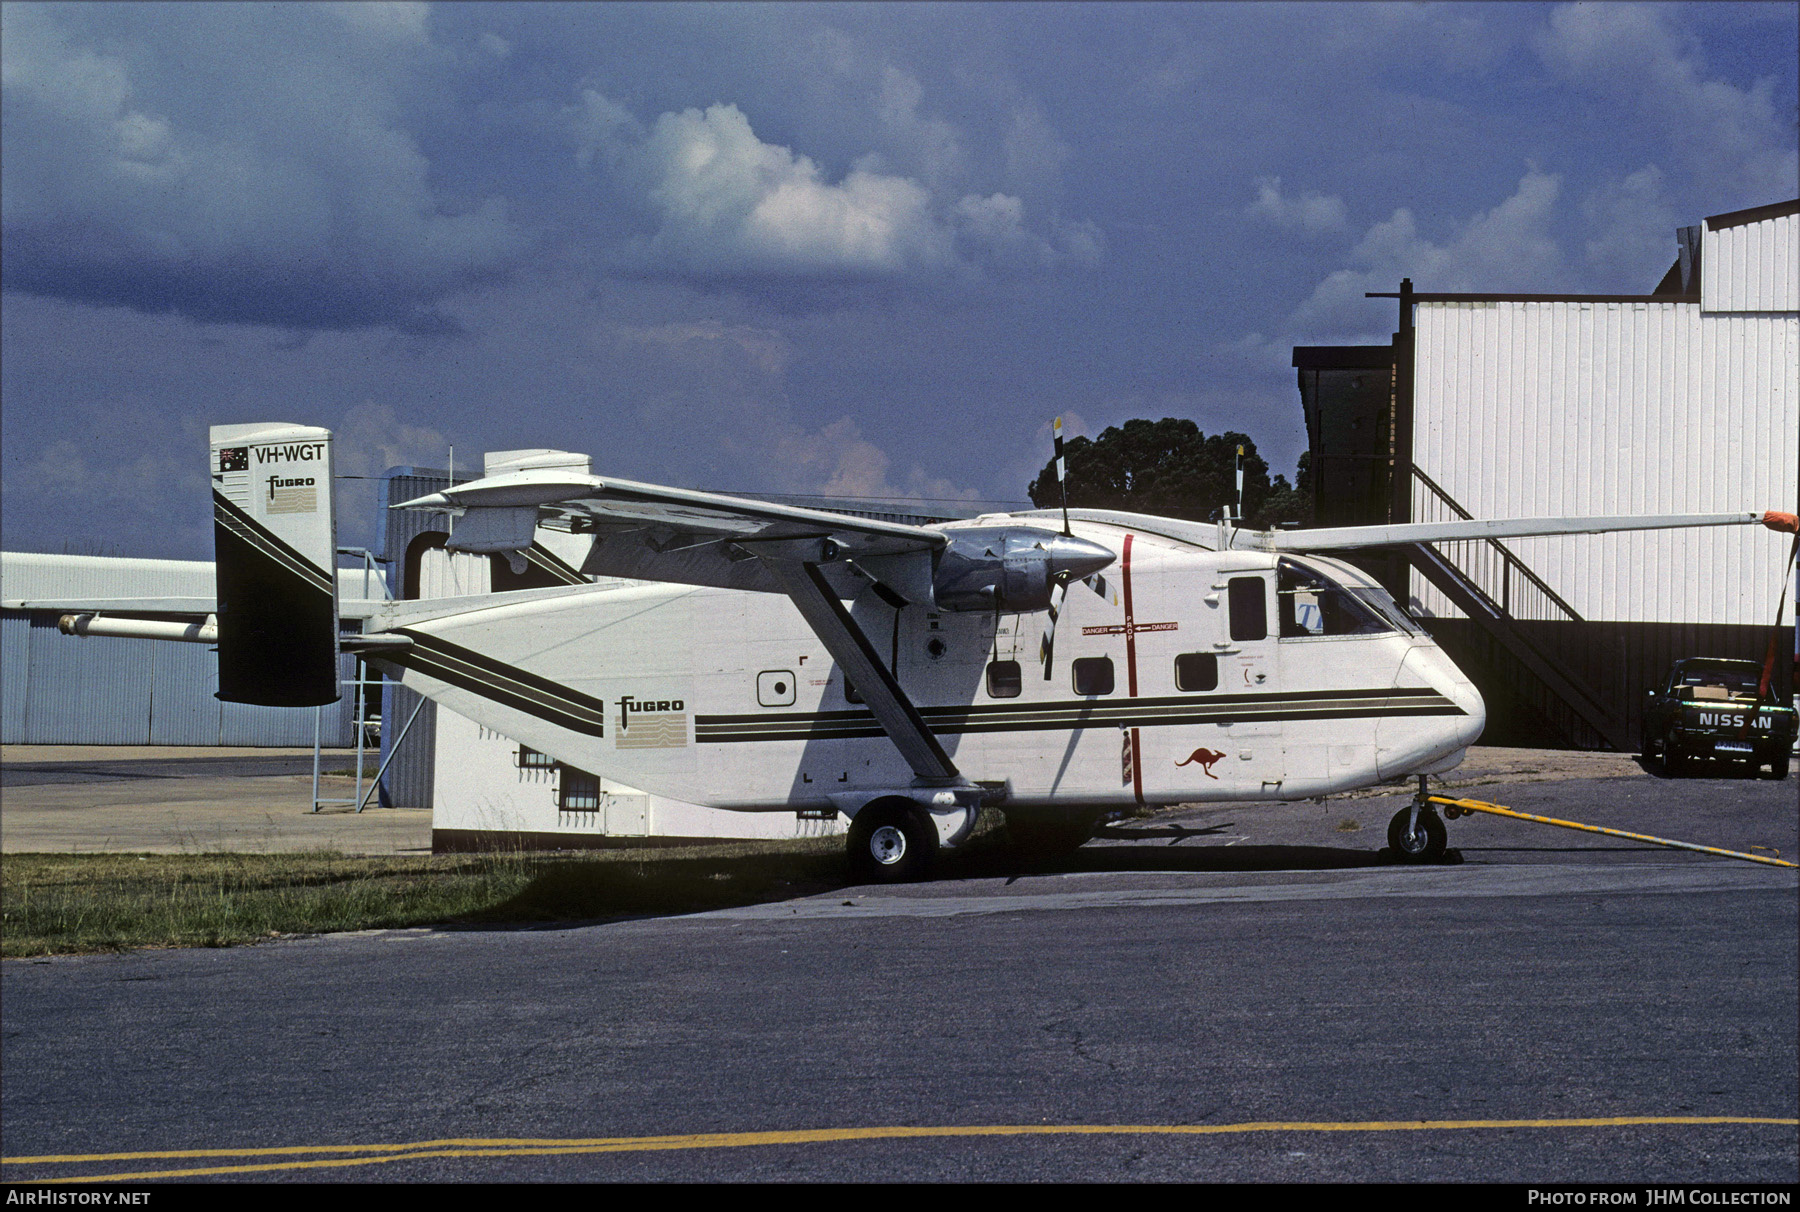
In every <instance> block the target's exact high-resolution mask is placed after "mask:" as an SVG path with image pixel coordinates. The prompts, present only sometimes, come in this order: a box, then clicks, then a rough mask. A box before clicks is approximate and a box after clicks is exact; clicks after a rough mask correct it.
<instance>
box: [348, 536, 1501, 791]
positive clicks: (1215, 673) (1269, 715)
mask: <svg viewBox="0 0 1800 1212" xmlns="http://www.w3.org/2000/svg"><path fill="white" fill-rule="evenodd" d="M983 521H984V522H985V523H987V524H989V525H991V524H993V520H992V519H991V518H990V519H984V520H983ZM1032 524H1038V525H1043V523H1042V521H1041V520H1039V519H1034V520H1033V523H1032ZM955 528H956V524H952V525H951V526H948V527H946V529H947V530H951V531H954V530H955ZM1074 532H1075V534H1076V535H1077V536H1078V537H1080V538H1083V539H1087V540H1090V541H1093V542H1096V543H1099V544H1102V545H1103V546H1105V547H1107V548H1108V549H1110V550H1112V551H1114V552H1116V553H1117V555H1118V560H1117V563H1116V564H1115V565H1114V566H1112V567H1109V568H1108V569H1107V570H1106V572H1105V578H1104V584H1103V589H1104V594H1102V593H1098V592H1094V591H1093V590H1092V589H1090V588H1089V587H1088V586H1086V585H1084V584H1083V583H1081V582H1075V583H1073V584H1072V585H1071V586H1070V587H1069V589H1068V591H1067V596H1066V598H1065V599H1064V601H1063V603H1062V608H1061V610H1060V612H1059V615H1058V620H1057V624H1056V629H1055V636H1054V644H1053V648H1052V656H1051V660H1050V662H1049V664H1048V670H1047V672H1048V676H1046V665H1045V664H1044V663H1043V662H1042V661H1041V660H1040V645H1041V640H1042V636H1043V633H1044V629H1045V622H1046V618H1047V614H1046V612H1045V611H1044V610H1037V611H1032V612H1027V613H1013V614H1008V613H1003V612H997V611H993V610H970V609H963V610H950V609H939V610H930V609H926V608H924V607H922V606H903V607H900V608H896V607H894V606H891V605H888V604H887V603H886V602H884V601H883V600H882V599H881V598H880V597H879V596H878V595H877V594H875V593H872V592H871V593H865V594H863V595H862V596H861V597H860V598H859V599H858V600H857V601H856V602H855V603H854V605H853V606H852V608H851V613H852V617H853V618H854V619H855V620H856V622H857V624H858V626H859V627H860V628H861V630H862V631H863V633H864V635H866V636H867V637H868V639H869V641H870V643H871V645H872V647H873V648H874V649H875V650H876V651H877V652H878V653H880V654H881V655H882V656H883V657H885V658H886V659H887V661H888V662H889V668H890V669H891V670H892V671H893V673H894V675H895V677H896V679H897V681H898V682H899V684H900V686H901V687H902V689H903V690H904V692H905V693H906V695H907V697H908V698H910V699H911V701H912V702H913V704H914V705H915V706H916V707H917V708H918V710H919V713H920V715H921V716H922V718H923V719H924V720H925V722H926V724H927V725H928V726H929V727H930V729H931V731H932V732H933V733H934V734H935V735H936V736H937V738H938V740H939V742H940V744H941V745H942V746H943V748H944V750H945V752H946V753H947V754H948V755H949V756H950V757H951V758H952V759H953V760H954V762H955V764H956V766H957V768H958V769H959V770H960V772H961V774H962V775H963V776H964V777H965V778H967V779H969V780H970V781H973V782H977V783H983V784H987V785H989V786H991V787H993V788H995V789H996V790H997V791H1002V790H1003V792H1004V800H1003V802H1004V803H1005V804H1006V805H1007V806H1008V807H1009V808H1014V807H1025V808H1029V807H1031V806H1034V805H1042V806H1046V807H1049V806H1071V807H1073V806H1089V807H1098V808H1125V807H1130V806H1132V805H1137V804H1152V805H1154V804H1169V803H1181V802H1194V801H1204V800H1244V799H1298V798H1304V797H1310V796H1318V795H1325V794H1329V793H1331V792H1337V791H1344V790H1348V789H1351V788H1355V787H1359V786H1366V785H1368V784H1371V783H1374V782H1378V781H1382V780H1386V779H1392V778H1396V777H1401V776H1405V775H1407V774H1411V773H1434V772H1437V771H1439V770H1442V769H1447V768H1449V767H1450V766H1452V765H1454V764H1455V762H1456V761H1457V760H1459V758H1460V754H1461V751H1462V750H1463V749H1464V748H1466V747H1467V746H1468V745H1469V744H1470V743H1472V742H1473V741H1474V740H1475V738H1476V737H1477V736H1479V735H1480V732H1481V729H1482V726H1483V723H1484V720H1485V715H1484V709H1483V705H1482V702H1481V698H1480V696H1479V694H1478V693H1477V692H1476V690H1475V688H1474V687H1473V686H1472V685H1471V684H1470V683H1469V681H1468V679H1467V678H1465V677H1464V676H1463V675H1462V673H1461V672H1460V671H1459V670H1458V669H1457V668H1456V667H1455V666H1454V665H1453V664H1452V663H1451V662H1450V661H1449V659H1448V658H1447V657H1446V656H1445V655H1444V653H1443V652H1442V651H1441V650H1440V649H1439V648H1438V647H1437V645H1436V644H1435V643H1433V642H1432V641H1431V639H1430V638H1429V637H1428V636H1426V635H1424V634H1423V632H1421V631H1419V630H1418V628H1417V627H1416V626H1415V625H1412V624H1411V623H1410V621H1409V620H1406V619H1405V618H1404V616H1402V615H1401V614H1400V612H1399V611H1398V609H1397V608H1395V607H1394V606H1393V603H1392V602H1391V600H1389V599H1388V598H1387V596H1386V594H1385V593H1384V592H1383V591H1382V590H1381V589H1380V588H1379V587H1378V586H1377V585H1376V584H1375V583H1374V582H1373V581H1372V580H1370V579H1369V578H1368V577H1367V576H1366V575H1364V574H1363V573H1361V572H1360V571H1358V570H1356V569H1354V568H1352V567H1351V566H1349V565H1346V564H1343V563H1341V562H1338V561H1334V560H1329V559H1322V558H1319V557H1315V556H1307V557H1294V556H1279V555H1274V554H1269V553H1263V552H1250V551H1223V552H1220V551H1210V550H1206V549H1205V548H1204V547H1201V546H1198V545H1196V544H1194V543H1190V542H1184V541H1181V540H1179V539H1176V538H1171V537H1167V536H1164V535H1158V534H1154V533H1145V532H1143V531H1140V530H1134V529H1132V528H1130V527H1128V526H1114V525H1101V524H1097V523H1093V522H1077V523H1076V524H1075V526H1074ZM376 625H377V626H380V627H383V628H384V629H386V630H389V631H397V632H400V633H401V634H405V635H407V636H409V637H411V638H412V640H413V647H412V648H411V649H410V650H408V651H407V653H406V654H405V655H404V656H403V657H400V658H398V659H397V660H396V661H395V663H394V665H393V666H391V669H392V672H393V673H395V674H396V675H397V676H399V677H400V678H401V679H402V680H403V682H404V683H405V684H406V685H408V686H411V687H413V688H415V689H418V690H420V691H422V692H424V693H426V694H428V695H430V696H431V697H432V698H435V699H437V700H438V701H440V702H441V703H443V704H444V705H445V706H446V707H448V708H450V709H451V710H453V711H456V712H459V713H460V714H463V715H466V716H468V717H470V718H472V719H475V720H477V721H479V722H480V723H482V724H485V725H487V726H488V727H490V728H493V729H495V730H497V731H499V732H502V733H504V734H505V735H508V736H511V737H514V738H516V739H517V740H518V741H520V742H521V743H523V744H525V745H528V746H530V747H532V748H534V749H537V750H540V751H542V752H544V753H547V754H550V755H552V756H554V757H555V758H557V759H558V760H560V761H562V762H564V763H567V764H568V765H571V766H574V767H577V768H579V769H582V770H586V771H589V772H591V773H594V774H599V775H603V776H605V777H607V778H609V779H614V780H616V781H618V782H621V783H626V784H629V785H630V786H634V787H638V788H641V789H643V790H646V791H650V792H653V793H655V794H659V795H665V796H669V797H672V798H675V799H680V800H686V801H689V802H692V803H698V804H705V805H709V806H713V807H722V808H736V809H747V810H757V809H787V810H792V809H796V808H829V807H833V806H836V807H839V808H843V809H846V810H852V811H853V810H854V806H855V804H856V803H857V802H858V798H859V797H865V798H866V796H867V795H868V794H872V793H874V792H875V791H876V790H877V789H881V788H892V787H896V786H904V785H906V784H907V783H908V782H909V781H910V780H911V779H912V777H913V772H912V771H911V770H910V769H909V768H908V767H907V765H906V763H905V762H904V761H902V760H901V758H900V755H899V753H898V751H897V750H896V747H895V745H894V743H893V742H892V741H891V740H890V739H889V738H888V737H887V736H886V735H885V734H884V733H883V731H882V730H881V728H880V726H879V725H878V724H877V723H876V721H875V719H874V717H873V715H871V714H870V712H869V711H868V709H867V708H866V707H864V706H862V705H861V703H860V696H859V695H858V693H857V691H856V689H855V687H854V686H853V685H850V684H849V683H848V682H847V680H846V678H845V676H844V673H843V671H842V670H841V669H839V668H838V667H837V666H836V665H835V664H834V662H833V661H832V658H831V656H830V655H829V654H828V653H827V652H826V650H825V647H824V645H823V644H822V643H821V641H820V640H819V639H818V637H817V636H816V635H815V634H814V633H813V632H812V630H811V629H809V628H808V626H807V625H806V623H805V622H804V620H803V619H802V618H801V616H800V614H799V612H798V610H796V608H795V607H794V605H793V603H792V602H791V601H790V600H789V599H788V598H786V597H784V596H782V595H779V594H774V593H749V592H741V591H733V590H724V589H711V588H696V587H690V586H679V585H637V586H629V587H622V588H600V587H591V588H590V587H580V588H574V589H568V590H545V591H529V592H525V593H516V594H505V595H495V596H493V597H489V598H478V599H457V600H443V601H435V602H407V603H396V604H395V605H394V607H393V608H392V611H391V613H390V614H389V615H388V617H386V618H385V619H382V620H379V621H377V623H376Z"/></svg>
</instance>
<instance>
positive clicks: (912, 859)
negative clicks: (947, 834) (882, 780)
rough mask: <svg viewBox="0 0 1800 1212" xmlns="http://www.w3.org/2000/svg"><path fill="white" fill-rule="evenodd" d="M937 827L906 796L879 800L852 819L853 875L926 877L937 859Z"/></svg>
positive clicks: (893, 879)
mask: <svg viewBox="0 0 1800 1212" xmlns="http://www.w3.org/2000/svg"><path fill="white" fill-rule="evenodd" d="M937 848H938V839H937V827H936V826H935V825H933V824H932V822H931V817H930V816H929V815H928V814H927V813H926V812H925V810H924V809H923V808H920V807H919V806H918V805H916V804H913V803H910V802H908V801H906V800H878V801H876V802H875V803H873V804H869V805H868V806H866V807H864V808H863V809H862V810H861V811H860V812H858V813H857V814H856V816H855V817H854V818H853V819H852V820H851V822H850V875H851V878H852V879H854V880H856V881H857V882H858V883H862V884H900V883H905V882H907V881H910V880H917V879H923V878H924V877H925V874H926V873H927V872H928V871H930V870H931V865H932V863H933V862H934V861H936V859H937Z"/></svg>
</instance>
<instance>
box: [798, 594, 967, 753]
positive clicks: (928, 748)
mask: <svg viewBox="0 0 1800 1212" xmlns="http://www.w3.org/2000/svg"><path fill="white" fill-rule="evenodd" d="M763 564H764V566H765V567H766V568H768V570H769V572H770V573H771V574H772V575H773V576H774V577H775V578H776V579H777V580H778V581H779V582H780V583H781V588H782V589H783V591H785V592H786V593H787V595H788V597H789V598H791V599H793V603H794V605H795V606H797V607H798V608H799V610H800V617H802V618H804V619H805V620H806V623H807V626H809V627H811V628H812V629H813V634H815V635H817V636H818V637H819V639H820V641H821V642H823V643H824V645H825V649H826V651H827V652H829V653H831V656H832V659H833V660H835V661H837V663H838V665H839V666H840V667H841V668H842V669H843V670H844V672H845V673H847V674H849V675H850V679H851V680H852V681H853V682H855V683H856V688H857V689H858V690H859V691H861V692H862V697H863V702H864V703H866V704H867V705H868V708H869V710H870V711H871V712H873V713H874V715H875V720H876V722H877V723H879V724H880V725H881V728H882V731H884V732H886V733H887V734H888V736H889V737H890V738H891V739H892V740H893V742H894V744H895V746H896V747H898V748H899V750H900V756H901V757H903V758H905V759H906V763H907V765H909V766H911V767H912V769H913V774H914V775H915V776H917V777H918V779H919V780H920V781H921V782H927V783H954V782H958V781H960V780H961V777H962V776H961V773H960V772H959V771H958V770H957V769H956V763H955V762H952V761H951V760H950V755H949V754H947V753H945V752H944V747H943V746H942V745H940V744H938V739H937V737H935V736H933V735H932V732H931V729H929V728H927V727H926V726H925V721H924V719H923V718H922V717H921V716H920V715H919V711H918V708H916V707H914V706H913V705H912V700H911V699H909V698H907V697H906V692H905V691H904V690H902V689H901V688H900V683H899V682H897V681H895V680H894V675H893V674H892V673H890V672H888V668H887V666H885V665H883V664H882V663H881V657H880V656H879V655H878V654H877V653H876V651H875V648H874V646H873V645H871V644H870V643H869V637H868V636H866V635H864V634H863V631H862V628H860V627H858V626H857V625H856V620H855V619H853V618H851V617H850V612H849V611H847V610H845V609H844V604H843V603H842V602H841V601H839V600H838V596H837V594H835V593H833V592H832V590H831V587H830V585H828V584H827V583H826V581H825V577H824V575H823V574H821V573H820V572H819V566H818V565H817V564H815V563H813V562H812V561H810V560H793V559H766V560H764V561H763Z"/></svg>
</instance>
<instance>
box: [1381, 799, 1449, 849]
mask: <svg viewBox="0 0 1800 1212" xmlns="http://www.w3.org/2000/svg"><path fill="white" fill-rule="evenodd" d="M1412 811H1413V810H1412V809H1411V808H1410V807H1407V808H1402V809H1401V810H1400V811H1398V812H1396V813H1395V814H1394V819H1393V820H1391V821H1389V822H1388V847H1389V848H1390V849H1391V850H1393V852H1394V853H1395V854H1397V855H1399V856H1400V860H1401V861H1402V862H1406V863H1435V862H1438V861H1439V860H1441V859H1442V858H1443V857H1444V843H1445V841H1446V840H1447V835H1446V834H1445V832H1444V822H1443V821H1442V820H1441V819H1440V818H1439V817H1438V814H1437V813H1435V812H1433V811H1431V810H1430V809H1428V808H1426V809H1421V810H1420V811H1419V823H1418V826H1417V827H1416V828H1414V829H1412V831H1411V832H1408V826H1409V825H1410V824H1411V821H1412Z"/></svg>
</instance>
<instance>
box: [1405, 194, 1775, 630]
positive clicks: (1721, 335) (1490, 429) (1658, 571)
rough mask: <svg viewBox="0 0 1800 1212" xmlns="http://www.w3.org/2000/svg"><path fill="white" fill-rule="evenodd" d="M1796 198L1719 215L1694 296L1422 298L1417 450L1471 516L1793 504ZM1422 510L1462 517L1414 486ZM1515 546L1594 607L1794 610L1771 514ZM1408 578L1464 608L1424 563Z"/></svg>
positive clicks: (1615, 616)
mask: <svg viewBox="0 0 1800 1212" xmlns="http://www.w3.org/2000/svg"><path fill="white" fill-rule="evenodd" d="M1770 212H1776V213H1770ZM1796 212H1800V203H1790V204H1782V205H1781V206H1779V207H1764V208H1759V210H1758V211H1753V212H1740V214H1739V215H1728V216H1718V217H1716V218H1713V219H1708V220H1707V221H1706V223H1705V225H1704V226H1703V228H1702V230H1701V233H1700V242H1699V251H1700V273H1699V286H1700V294H1699V296H1698V297H1697V298H1696V297H1693V296H1672V297H1645V298H1641V299H1631V300H1625V299H1618V300H1591V299H1589V300H1583V299H1566V300H1557V299H1531V300H1522V299H1505V298H1496V299H1491V300H1480V299H1469V298H1467V297H1464V298H1460V299H1456V300H1434V299H1429V298H1422V299H1420V301H1419V302H1418V305H1417V311H1416V319H1415V324H1416V330H1415V345H1414V350H1415V354H1414V356H1415V369H1414V377H1413V426H1414V429H1413V461H1414V464H1415V465H1416V466H1417V468H1418V469H1419V470H1420V471H1422V472H1424V473H1425V474H1426V475H1428V476H1430V477H1431V478H1432V479H1433V480H1434V481H1436V482H1437V484H1438V485H1439V486H1441V487H1442V488H1443V489H1444V490H1445V492H1446V493H1448V495H1449V496H1451V497H1452V498H1454V499H1455V500H1456V501H1457V503H1458V504H1460V505H1461V506H1462V507H1463V508H1464V509H1465V510H1467V511H1468V512H1469V513H1470V514H1472V515H1474V516H1475V517H1521V516H1524V517H1529V516H1534V515H1563V514H1631V513H1710V512H1720V511H1727V510H1751V509H1754V510H1762V509H1780V510H1786V511H1792V510H1794V509H1795V508H1796V502H1800V312H1797V311H1796V307H1797V303H1800V243H1797V241H1796V238H1795V236H1796V233H1795V227H1796V223H1797V222H1800V214H1797V213H1796ZM1745 216H1751V217H1749V218H1746V217H1745ZM1412 508H1413V517H1414V518H1415V519H1417V520H1420V521H1427V520H1436V519H1440V518H1449V517H1451V516H1454V515H1453V514H1452V513H1451V512H1450V510H1449V509H1448V507H1447V506H1446V505H1445V504H1444V503H1443V502H1442V501H1441V500H1440V499H1439V498H1438V497H1437V494H1435V493H1433V492H1431V491H1430V489H1429V488H1427V487H1426V486H1424V485H1423V484H1420V483H1417V482H1415V484H1414V485H1413V493H1412ZM1507 545H1508V546H1509V547H1510V548H1511V549H1512V550H1513V551H1514V552H1516V553H1517V554H1518V555H1519V557H1520V558H1521V559H1522V560H1523V561H1524V562H1525V563H1526V564H1527V565H1529V566H1530V567H1531V568H1532V569H1533V570H1534V571H1535V572H1537V573H1538V574H1539V575H1540V576H1542V577H1543V578H1544V579H1545V580H1546V581H1547V582H1548V583H1549V584H1550V585H1551V586H1552V587H1553V588H1554V589H1555V590H1556V592H1557V593H1559V594H1560V595H1561V596H1562V597H1563V598H1564V599H1565V600H1566V601H1567V602H1568V603H1569V604H1570V605H1571V606H1572V607H1573V608H1574V609H1575V610H1576V611H1577V613H1579V614H1581V615H1582V616H1583V617H1585V618H1587V619H1589V620H1604V621H1614V622H1625V623H1694V624H1726V625H1741V626H1765V627H1766V626H1768V625H1769V624H1770V623H1771V622H1772V621H1773V618H1774V613H1775V605H1776V601H1777V597H1778V594H1780V593H1782V592H1785V593H1786V595H1787V598H1788V615H1787V617H1788V618H1790V619H1791V618H1794V617H1795V615H1794V608H1793V592H1794V591H1793V585H1792V583H1791V582H1788V583H1786V584H1785V586H1784V584H1783V578H1782V576H1781V561H1782V557H1783V556H1785V555H1786V545H1785V542H1784V541H1783V540H1782V539H1780V538H1778V537H1776V536H1775V535H1772V534H1770V533H1769V532H1767V531H1766V530H1763V529H1761V528H1751V527H1731V528H1725V529H1706V530H1686V531H1661V532H1637V533H1632V534H1616V535H1595V536H1574V537H1567V538H1545V539H1518V540H1508V542H1507ZM1473 546H1474V545H1472V544H1447V545H1446V548H1448V549H1458V550H1453V551H1449V552H1448V554H1451V555H1452V557H1453V558H1460V557H1463V556H1467V555H1469V554H1470V553H1469V552H1468V551H1467V550H1462V549H1469V548H1472V547H1473ZM1412 590H1413V593H1414V594H1415V595H1416V596H1417V598H1418V600H1419V602H1420V603H1421V605H1423V606H1424V607H1425V609H1427V610H1428V611H1430V612H1431V613H1432V614H1434V615H1437V616H1439V617H1459V614H1460V612H1458V611H1457V610H1456V609H1455V607H1454V606H1452V605H1451V604H1450V602H1449V601H1447V600H1446V599H1445V598H1444V597H1443V596H1442V595H1441V594H1439V593H1437V591H1436V590H1435V589H1433V588H1432V587H1431V586H1430V585H1429V584H1428V583H1427V582H1426V581H1425V580H1424V579H1423V578H1422V577H1421V576H1420V575H1419V574H1418V573H1417V572H1414V573H1413V574H1412Z"/></svg>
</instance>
